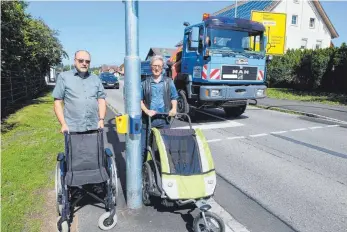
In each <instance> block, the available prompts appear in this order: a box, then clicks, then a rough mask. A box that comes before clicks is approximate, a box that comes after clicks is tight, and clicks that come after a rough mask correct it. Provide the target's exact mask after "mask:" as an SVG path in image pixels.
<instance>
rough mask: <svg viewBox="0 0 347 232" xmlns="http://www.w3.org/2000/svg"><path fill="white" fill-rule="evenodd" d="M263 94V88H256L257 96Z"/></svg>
mask: <svg viewBox="0 0 347 232" xmlns="http://www.w3.org/2000/svg"><path fill="white" fill-rule="evenodd" d="M264 95H265V91H264V90H263V89H258V90H257V97H263V96H264Z"/></svg>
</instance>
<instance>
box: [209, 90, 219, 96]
mask: <svg viewBox="0 0 347 232" xmlns="http://www.w3.org/2000/svg"><path fill="white" fill-rule="evenodd" d="M210 94H211V97H219V96H220V90H219V89H212V90H211V92H210Z"/></svg>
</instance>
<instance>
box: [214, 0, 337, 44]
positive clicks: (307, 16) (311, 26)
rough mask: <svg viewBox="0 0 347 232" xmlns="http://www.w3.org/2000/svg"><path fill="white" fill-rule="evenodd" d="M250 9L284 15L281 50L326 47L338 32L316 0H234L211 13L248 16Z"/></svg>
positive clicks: (249, 17) (247, 17)
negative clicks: (284, 22) (231, 3)
mask: <svg viewBox="0 0 347 232" xmlns="http://www.w3.org/2000/svg"><path fill="white" fill-rule="evenodd" d="M252 10H257V11H268V12H274V13H285V14H286V15H287V22H286V42H285V50H287V49H300V48H301V49H305V48H306V49H316V48H327V47H330V46H331V45H332V39H334V38H337V37H338V36H339V35H338V33H337V31H336V29H335V28H334V26H333V24H332V23H331V21H330V19H329V17H328V16H327V14H326V12H325V11H324V9H323V7H322V5H321V4H320V2H319V1H311V0H279V1H278V0H277V1H237V6H235V4H233V5H231V6H228V7H226V8H224V9H222V10H220V11H218V12H216V13H214V14H213V15H216V16H227V17H235V11H236V17H237V18H245V19H251V12H252Z"/></svg>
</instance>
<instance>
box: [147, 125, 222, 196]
mask: <svg viewBox="0 0 347 232" xmlns="http://www.w3.org/2000/svg"><path fill="white" fill-rule="evenodd" d="M152 132H153V135H154V137H155V138H154V141H155V143H156V144H155V145H156V146H155V147H156V148H155V149H154V150H158V153H159V157H158V158H159V159H160V164H161V174H162V187H163V189H164V190H165V192H166V194H167V195H168V196H169V197H170V198H171V199H196V198H201V197H208V196H211V195H213V193H214V189H215V185H216V173H215V170H214V164H213V159H212V155H211V152H210V149H209V146H208V144H207V141H206V139H205V137H204V135H203V133H202V131H201V130H200V129H159V130H158V129H156V128H152ZM154 153H155V154H156V153H157V152H156V151H154Z"/></svg>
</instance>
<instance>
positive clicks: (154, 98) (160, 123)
mask: <svg viewBox="0 0 347 232" xmlns="http://www.w3.org/2000/svg"><path fill="white" fill-rule="evenodd" d="M163 67H164V59H163V58H162V57H161V56H154V57H153V58H152V60H151V69H152V76H150V77H147V78H146V79H145V80H143V81H142V84H141V86H142V90H141V93H142V98H141V109H142V112H143V114H142V118H143V127H142V134H141V138H142V151H143V153H142V154H143V156H144V155H145V154H146V142H147V137H148V133H149V130H148V117H152V119H151V123H152V127H156V128H167V127H169V122H168V120H167V119H166V116H161V115H156V114H157V113H168V114H169V116H171V117H173V116H175V115H176V113H177V98H178V94H177V90H176V87H175V85H174V83H173V81H172V79H171V78H169V77H166V76H164V75H163ZM143 160H144V157H143Z"/></svg>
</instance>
